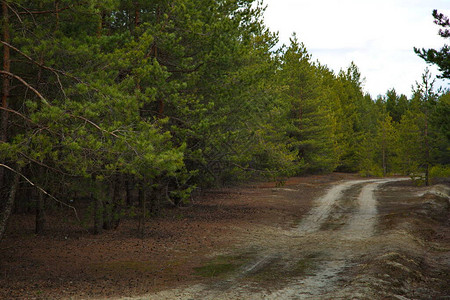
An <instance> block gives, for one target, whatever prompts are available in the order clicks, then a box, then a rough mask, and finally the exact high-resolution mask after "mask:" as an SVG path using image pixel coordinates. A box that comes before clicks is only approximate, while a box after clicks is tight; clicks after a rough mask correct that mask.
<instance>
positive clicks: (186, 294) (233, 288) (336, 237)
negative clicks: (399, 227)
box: [124, 178, 407, 300]
mask: <svg viewBox="0 0 450 300" xmlns="http://www.w3.org/2000/svg"><path fill="white" fill-rule="evenodd" d="M400 180H407V179H406V178H394V179H369V180H352V181H346V182H343V183H340V184H338V185H335V186H333V187H332V188H330V189H329V190H328V191H327V192H326V193H325V194H324V196H322V197H320V198H318V199H317V200H316V205H315V207H314V208H312V209H311V211H310V212H309V214H308V215H307V216H306V217H305V218H304V219H303V220H302V221H301V223H300V224H299V225H298V226H297V227H296V228H294V229H293V230H292V232H291V234H290V236H289V237H288V238H289V239H290V242H289V241H288V240H286V239H284V240H283V238H281V237H280V240H279V242H278V243H279V245H277V246H272V247H271V248H270V249H266V250H265V251H264V255H262V256H260V258H259V259H258V260H256V261H254V262H252V263H251V264H249V265H248V266H246V267H245V268H243V269H242V270H241V271H240V272H239V273H238V274H235V275H234V276H230V277H229V278H228V279H227V280H222V281H219V282H216V283H215V284H214V287H213V286H211V285H207V284H199V285H194V286H191V287H188V288H184V289H174V290H167V291H162V292H160V293H158V294H153V295H151V296H150V298H148V296H147V297H144V298H124V299H133V300H136V299H155V300H156V299H274V300H275V299H330V298H333V296H334V294H335V293H336V289H337V287H338V285H339V281H340V280H342V279H343V278H342V273H343V272H344V271H345V270H346V269H348V268H351V267H352V266H353V263H352V261H355V260H357V259H358V258H359V257H361V256H362V255H364V254H367V251H368V249H367V245H366V244H367V243H368V240H369V238H370V237H372V235H373V234H374V228H375V225H376V222H377V208H376V205H377V199H376V197H375V191H376V190H377V189H378V188H379V187H380V186H381V185H383V184H386V183H389V182H394V181H400ZM355 185H361V186H362V188H361V191H360V193H359V195H358V197H357V203H356V209H352V210H351V213H350V214H349V217H348V218H346V222H345V224H344V225H343V226H342V227H340V229H338V230H322V229H321V227H323V226H324V225H326V222H327V220H328V219H329V216H330V214H332V212H333V207H335V205H336V203H337V202H338V201H339V200H340V199H341V198H342V197H343V196H344V192H345V191H347V190H348V189H350V188H352V187H354V186H355ZM325 227H326V226H325ZM283 241H284V242H288V243H294V244H292V245H304V247H305V249H301V250H300V251H299V250H290V252H285V251H286V250H285V249H286V246H285V245H283V244H282V243H283ZM289 245H290V244H289ZM306 250H309V251H317V252H319V253H323V254H322V256H321V257H320V259H318V261H317V263H318V264H319V267H317V268H316V269H314V270H313V272H312V273H311V274H309V275H306V276H300V277H297V278H293V279H292V280H291V281H290V283H288V284H287V285H285V286H284V287H283V288H281V289H280V288H279V289H277V290H275V291H268V290H267V289H265V288H264V287H263V286H261V287H259V288H258V287H255V286H249V285H248V282H245V280H242V279H243V278H245V276H246V275H247V274H248V273H253V272H258V270H259V269H260V268H264V267H265V266H266V265H270V264H271V262H272V260H273V259H274V258H276V257H282V256H283V255H284V259H285V260H286V262H290V261H291V260H292V259H293V258H294V260H292V262H291V263H294V261H295V259H299V258H301V257H302V255H304V251H306ZM261 254H262V253H261Z"/></svg>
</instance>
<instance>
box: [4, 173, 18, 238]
mask: <svg viewBox="0 0 450 300" xmlns="http://www.w3.org/2000/svg"><path fill="white" fill-rule="evenodd" d="M19 172H20V169H19V171H18V173H15V174H14V180H13V184H12V185H11V189H10V192H9V196H8V199H7V200H6V203H5V205H4V207H3V213H2V215H1V218H0V241H1V239H2V238H3V235H4V233H5V231H6V227H7V225H8V220H9V217H10V216H11V212H12V209H13V207H14V200H15V199H16V192H17V189H18V187H19V179H20V175H19Z"/></svg>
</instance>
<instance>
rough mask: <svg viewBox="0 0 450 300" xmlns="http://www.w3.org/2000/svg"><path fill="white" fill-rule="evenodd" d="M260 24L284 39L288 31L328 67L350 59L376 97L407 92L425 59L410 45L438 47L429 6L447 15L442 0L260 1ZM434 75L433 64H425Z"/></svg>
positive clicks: (340, 65)
mask: <svg viewBox="0 0 450 300" xmlns="http://www.w3.org/2000/svg"><path fill="white" fill-rule="evenodd" d="M265 4H267V5H268V8H267V11H266V14H265V22H266V24H267V25H268V26H269V28H271V29H272V30H273V31H279V35H280V41H281V42H282V43H285V44H287V43H289V37H290V36H291V34H292V33H293V32H296V33H297V36H298V38H299V40H300V41H301V42H303V43H304V44H305V46H306V47H307V49H308V51H309V52H310V53H311V54H312V55H313V59H318V60H319V61H320V62H321V63H322V64H325V65H327V66H328V67H330V68H332V69H333V70H334V71H336V72H338V71H339V70H340V69H345V68H346V67H348V65H349V64H350V62H351V61H354V62H355V63H356V65H357V66H358V67H359V68H360V71H361V73H362V76H363V77H366V80H367V81H366V84H365V86H366V90H367V91H368V92H370V93H371V94H372V96H374V97H375V96H376V95H378V94H385V93H386V91H387V90H388V89H390V88H392V87H395V88H396V90H397V91H398V92H400V93H404V94H407V95H410V94H411V85H413V84H414V83H415V81H416V80H419V79H420V76H421V74H422V73H423V71H424V69H425V67H426V66H427V65H426V63H425V62H424V61H423V60H422V59H420V58H419V57H417V55H416V54H415V53H414V51H413V47H420V48H422V47H423V48H440V47H442V46H443V44H444V40H443V39H442V38H440V37H439V36H438V35H437V31H438V27H437V26H436V25H435V24H434V23H433V17H432V16H431V12H432V10H433V9H434V8H438V9H439V10H440V11H442V12H444V13H446V14H449V13H450V1H448V0H408V1H407V0H378V1H369V0H341V1H335V0H315V1H310V0H295V1H294V0H266V1H265ZM431 69H432V70H433V71H434V74H437V70H436V68H431Z"/></svg>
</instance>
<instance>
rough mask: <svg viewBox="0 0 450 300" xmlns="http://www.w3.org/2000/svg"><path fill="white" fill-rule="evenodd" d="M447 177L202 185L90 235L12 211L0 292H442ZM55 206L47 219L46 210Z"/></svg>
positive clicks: (2, 249)
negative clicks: (157, 209) (142, 222)
mask: <svg viewBox="0 0 450 300" xmlns="http://www.w3.org/2000/svg"><path fill="white" fill-rule="evenodd" d="M449 190H450V179H448V180H442V181H441V182H439V184H437V185H434V186H432V187H416V186H414V185H413V184H412V182H411V181H409V180H404V179H402V178H392V179H389V180H385V179H369V180H367V179H361V178H359V177H357V176H355V175H351V174H340V173H335V174H330V175H317V176H307V177H298V178H292V179H289V180H288V181H287V182H286V184H285V185H284V186H282V187H276V186H275V183H260V184H253V185H247V186H244V187H233V188H224V189H215V190H208V191H205V192H204V193H203V194H202V195H201V196H199V197H196V199H195V200H194V202H193V205H192V206H190V207H185V208H178V209H165V210H163V211H162V214H161V215H160V216H158V217H155V218H153V219H151V220H149V221H148V222H147V224H146V226H147V227H146V231H145V234H144V235H143V236H141V235H139V234H138V233H137V221H136V220H132V219H130V220H127V221H124V222H122V223H121V225H120V226H119V228H118V229H117V230H114V231H108V232H105V233H104V234H102V235H98V236H94V235H91V234H89V233H88V232H86V231H85V230H81V229H80V228H79V227H78V226H75V225H74V222H73V220H71V219H70V218H68V219H67V220H65V221H64V222H57V221H56V220H57V219H58V215H56V214H55V215H51V216H50V215H49V216H48V217H49V222H48V223H49V224H48V225H49V226H48V229H47V231H46V233H45V234H44V235H42V236H36V235H34V234H33V222H34V219H33V216H30V215H14V216H13V217H12V219H11V221H10V226H9V229H8V232H7V235H6V236H5V238H4V239H3V240H2V241H1V242H0V298H1V299H111V298H115V299H352V298H356V299H450V276H449V275H450V197H449ZM52 218H53V219H52Z"/></svg>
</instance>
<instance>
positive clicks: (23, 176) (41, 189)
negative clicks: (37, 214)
mask: <svg viewBox="0 0 450 300" xmlns="http://www.w3.org/2000/svg"><path fill="white" fill-rule="evenodd" d="M0 167H3V168H5V169H8V170H10V171H11V172H13V173H15V174H17V175H19V176H20V177H22V178H23V179H25V180H26V181H27V182H28V183H29V184H30V185H31V186H34V187H35V188H37V189H38V190H39V191H41V192H42V193H44V194H45V195H47V196H49V197H50V198H52V199H53V200H55V201H56V202H58V203H60V204H62V205H63V206H66V207H68V208H70V209H72V210H73V211H74V214H75V217H76V218H77V221H78V222H80V223H81V220H80V218H79V217H78V212H77V209H76V208H75V207H73V206H72V205H69V204H67V203H64V202H63V201H61V200H59V199H57V198H56V197H54V196H53V195H51V194H49V193H48V192H47V191H46V190H44V189H43V188H41V187H40V186H38V185H36V184H35V183H34V182H32V181H31V180H30V179H28V178H27V177H26V176H25V175H23V174H22V173H20V172H17V171H16V170H14V169H13V168H11V167H9V166H7V165H4V164H2V163H0Z"/></svg>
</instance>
